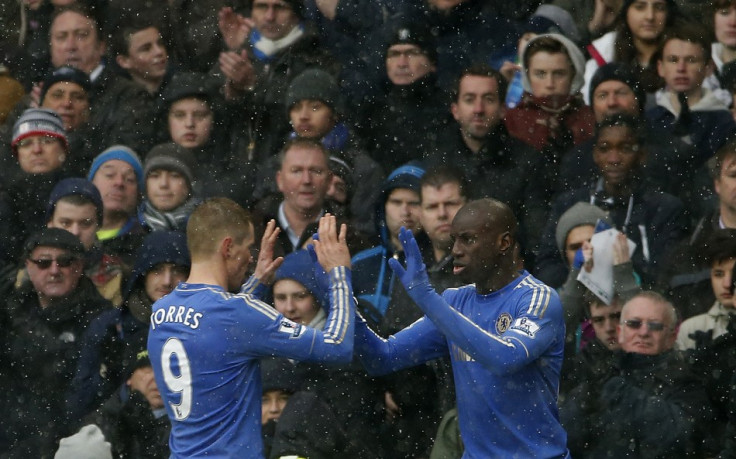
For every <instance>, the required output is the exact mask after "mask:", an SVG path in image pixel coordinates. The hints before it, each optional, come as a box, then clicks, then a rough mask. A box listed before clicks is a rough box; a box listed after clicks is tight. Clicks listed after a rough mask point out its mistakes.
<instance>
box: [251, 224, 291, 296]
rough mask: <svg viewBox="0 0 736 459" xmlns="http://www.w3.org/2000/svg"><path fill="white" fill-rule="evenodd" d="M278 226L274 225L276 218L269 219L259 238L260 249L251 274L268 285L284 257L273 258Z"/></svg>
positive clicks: (278, 230)
mask: <svg viewBox="0 0 736 459" xmlns="http://www.w3.org/2000/svg"><path fill="white" fill-rule="evenodd" d="M280 231H281V229H280V228H278V227H277V226H276V220H273V219H272V220H270V221H269V222H268V224H267V225H266V230H265V231H264V232H263V237H262V238H261V249H260V250H259V252H258V262H257V263H256V269H255V271H254V272H253V276H254V277H255V278H256V279H258V280H259V281H260V282H261V283H262V284H266V285H270V284H271V282H273V277H274V275H275V274H276V270H277V269H279V266H281V263H283V262H284V257H278V258H276V259H274V258H273V248H274V247H275V246H276V241H277V240H278V236H279V232H280Z"/></svg>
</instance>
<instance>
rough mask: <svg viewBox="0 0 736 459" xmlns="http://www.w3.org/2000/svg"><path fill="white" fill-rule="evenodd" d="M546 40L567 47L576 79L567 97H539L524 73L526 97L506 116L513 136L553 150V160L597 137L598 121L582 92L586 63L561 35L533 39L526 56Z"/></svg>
mask: <svg viewBox="0 0 736 459" xmlns="http://www.w3.org/2000/svg"><path fill="white" fill-rule="evenodd" d="M543 37H549V38H554V39H555V40H557V41H559V42H560V43H562V44H563V45H564V46H565V49H567V54H568V56H569V57H570V60H571V62H572V65H573V68H574V70H575V75H573V78H572V83H571V85H570V92H569V94H568V95H567V96H549V97H536V96H534V95H533V94H532V93H531V84H530V81H529V76H528V74H527V72H528V69H522V84H523V86H524V94H523V95H522V99H521V102H520V103H519V105H517V106H516V107H514V108H513V109H511V110H509V111H508V112H507V113H506V118H505V120H504V121H505V123H506V127H507V128H508V130H509V133H511V135H512V136H514V137H516V138H518V139H520V140H522V141H524V142H526V143H528V144H529V145H531V146H532V147H534V148H535V149H537V150H540V151H541V150H543V149H551V150H552V151H556V153H553V157H552V158H548V160H550V159H552V160H554V161H556V156H557V155H559V154H561V153H563V152H565V151H567V149H569V148H570V147H572V146H573V145H578V144H580V143H581V142H584V141H585V140H587V139H589V138H591V137H592V136H593V127H594V126H595V118H594V116H593V111H592V110H591V109H590V107H588V106H586V105H585V104H584V103H583V99H582V97H581V94H580V89H581V88H582V87H583V82H584V78H583V72H584V66H585V60H584V58H583V54H582V53H581V52H580V50H579V49H578V47H577V46H576V45H575V44H574V43H573V42H572V41H570V40H569V39H567V38H566V37H564V36H563V35H559V34H544V35H538V36H536V37H534V38H533V39H531V40H530V41H529V43H528V44H527V45H526V47H525V48H524V51H523V53H522V62H524V61H525V60H526V53H527V51H528V50H529V45H530V44H531V43H534V42H535V41H536V40H539V39H540V38H543Z"/></svg>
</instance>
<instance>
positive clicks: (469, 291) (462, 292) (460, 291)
mask: <svg viewBox="0 0 736 459" xmlns="http://www.w3.org/2000/svg"><path fill="white" fill-rule="evenodd" d="M475 293H476V292H475V284H468V285H463V286H462V287H452V288H448V289H445V291H444V292H442V297H443V298H444V299H445V300H446V301H448V302H452V301H453V300H455V301H457V300H462V299H463V298H468V297H473V296H475Z"/></svg>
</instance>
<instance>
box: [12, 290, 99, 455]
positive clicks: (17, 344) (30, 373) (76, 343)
mask: <svg viewBox="0 0 736 459" xmlns="http://www.w3.org/2000/svg"><path fill="white" fill-rule="evenodd" d="M109 308H111V305H110V303H109V302H108V301H107V300H105V299H104V298H102V297H101V296H100V294H99V293H98V292H97V289H96V288H95V286H94V285H93V284H92V282H90V281H89V280H88V279H86V278H85V277H82V278H81V279H80V281H79V284H78V286H77V288H76V289H75V290H74V291H73V292H72V294H71V295H70V296H69V297H68V298H65V299H64V300H62V301H60V302H58V303H55V304H52V305H50V306H48V307H46V308H42V307H41V305H40V304H39V301H38V294H37V293H36V291H35V290H34V289H33V285H32V284H30V285H27V286H25V287H24V288H22V289H20V290H17V291H15V292H13V293H12V294H11V295H10V297H9V298H7V301H6V308H5V309H3V311H2V316H0V328H2V332H0V343H1V345H2V348H1V349H0V352H2V356H0V363H1V365H2V371H0V381H2V384H1V386H2V387H4V388H5V390H3V391H2V394H0V397H2V401H1V403H2V406H3V409H4V410H5V412H6V413H13V414H12V416H4V417H3V418H2V420H0V423H1V424H2V429H1V431H0V439H2V440H5V441H4V442H3V444H2V445H0V450H1V451H8V450H10V449H11V446H12V445H13V444H15V445H16V448H17V449H16V451H18V452H25V453H26V454H27V455H26V457H40V453H42V452H44V451H46V453H47V454H48V449H47V448H55V445H54V443H55V442H56V441H58V439H59V438H60V437H62V436H65V435H69V434H71V433H72V432H71V431H69V429H73V428H74V426H73V425H71V423H69V422H68V421H69V419H68V415H67V413H66V409H65V401H66V395H67V391H68V390H69V389H70V388H71V382H72V377H73V376H74V370H75V368H76V364H77V361H78V360H79V355H80V352H81V338H82V335H83V334H84V332H85V330H86V329H87V327H88V326H89V324H90V322H91V321H92V320H93V319H94V317H96V316H97V315H99V314H100V313H102V312H103V311H105V310H109ZM51 451H53V449H51Z"/></svg>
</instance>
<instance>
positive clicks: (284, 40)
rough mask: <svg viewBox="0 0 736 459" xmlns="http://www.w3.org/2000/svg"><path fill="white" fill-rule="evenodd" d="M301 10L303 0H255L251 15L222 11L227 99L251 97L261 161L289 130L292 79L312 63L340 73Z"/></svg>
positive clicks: (250, 121)
mask: <svg viewBox="0 0 736 459" xmlns="http://www.w3.org/2000/svg"><path fill="white" fill-rule="evenodd" d="M303 14H304V4H303V3H302V2H301V1H297V0H253V2H252V3H251V8H250V18H249V19H247V18H245V17H243V16H241V15H240V14H237V13H235V12H234V11H233V9H232V8H223V9H222V10H220V13H219V15H218V19H219V26H220V32H221V33H222V37H223V40H224V42H225V45H226V47H227V51H224V52H222V53H221V54H220V59H219V66H218V67H219V74H220V76H221V77H222V81H223V83H224V91H225V96H226V97H227V99H228V100H234V99H237V98H240V97H247V101H248V105H249V106H250V107H251V110H250V116H249V119H248V126H249V127H248V129H249V130H250V132H253V133H256V134H255V138H254V139H253V140H254V145H253V147H252V151H251V153H252V156H251V158H252V159H255V160H256V161H258V162H260V161H263V160H264V159H265V158H268V157H271V156H273V155H275V154H276V153H277V152H278V151H280V148H281V146H282V145H283V142H284V139H286V138H287V136H288V134H289V123H288V119H287V116H286V115H287V111H286V108H285V107H284V102H285V100H284V94H285V93H286V91H287V88H288V86H289V83H291V80H292V79H294V78H296V77H297V76H298V75H299V74H300V73H301V72H303V71H304V70H306V69H308V68H320V69H322V70H325V71H327V72H328V73H330V74H332V75H337V73H338V66H337V62H336V61H335V60H334V59H333V57H332V56H331V55H330V54H329V52H327V51H326V50H325V49H324V47H323V46H322V45H321V44H320V42H319V38H318V36H317V34H316V31H314V30H313V29H312V28H311V26H310V25H309V24H308V23H306V22H305V21H304V16H303Z"/></svg>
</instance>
